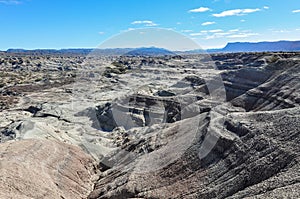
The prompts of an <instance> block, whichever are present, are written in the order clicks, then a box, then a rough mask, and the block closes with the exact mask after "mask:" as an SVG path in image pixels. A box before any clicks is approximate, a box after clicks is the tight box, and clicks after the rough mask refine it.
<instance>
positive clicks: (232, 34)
mask: <svg viewBox="0 0 300 199" xmlns="http://www.w3.org/2000/svg"><path fill="white" fill-rule="evenodd" d="M255 35H258V34H257V33H253V32H252V31H251V30H240V29H231V30H227V31H224V30H221V29H215V30H202V31H200V32H198V33H191V34H190V36H193V37H196V36H201V38H202V39H205V40H210V39H219V38H246V37H251V36H255Z"/></svg>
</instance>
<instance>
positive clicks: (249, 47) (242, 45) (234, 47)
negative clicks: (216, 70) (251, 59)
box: [208, 41, 300, 52]
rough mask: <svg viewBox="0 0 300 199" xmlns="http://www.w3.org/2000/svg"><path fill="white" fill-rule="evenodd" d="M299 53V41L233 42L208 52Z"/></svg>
mask: <svg viewBox="0 0 300 199" xmlns="http://www.w3.org/2000/svg"><path fill="white" fill-rule="evenodd" d="M272 51H300V41H275V42H253V43H252V42H235V43H228V44H227V45H226V46H225V47H224V48H222V49H212V50H208V52H272Z"/></svg>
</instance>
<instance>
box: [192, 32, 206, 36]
mask: <svg viewBox="0 0 300 199" xmlns="http://www.w3.org/2000/svg"><path fill="white" fill-rule="evenodd" d="M202 35H204V33H201V32H197V33H191V34H190V36H192V37H194V36H202Z"/></svg>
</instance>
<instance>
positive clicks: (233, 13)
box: [213, 8, 261, 17]
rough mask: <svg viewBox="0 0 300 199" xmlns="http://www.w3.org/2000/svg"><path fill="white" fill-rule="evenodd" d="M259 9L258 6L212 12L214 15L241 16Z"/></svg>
mask: <svg viewBox="0 0 300 199" xmlns="http://www.w3.org/2000/svg"><path fill="white" fill-rule="evenodd" d="M258 11H261V9H259V8H255V9H249V8H248V9H234V10H226V11H223V12H221V13H218V14H213V16H214V17H228V16H242V15H246V14H249V13H253V12H258Z"/></svg>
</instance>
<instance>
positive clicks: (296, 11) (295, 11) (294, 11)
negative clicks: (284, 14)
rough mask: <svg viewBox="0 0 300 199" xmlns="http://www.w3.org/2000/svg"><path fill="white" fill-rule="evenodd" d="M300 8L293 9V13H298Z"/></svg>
mask: <svg viewBox="0 0 300 199" xmlns="http://www.w3.org/2000/svg"><path fill="white" fill-rule="evenodd" d="M298 12H300V10H293V11H292V13H298Z"/></svg>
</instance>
